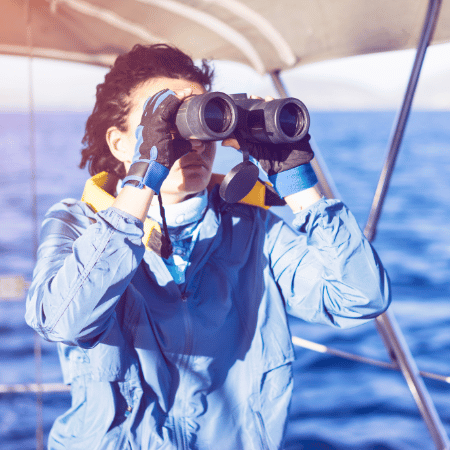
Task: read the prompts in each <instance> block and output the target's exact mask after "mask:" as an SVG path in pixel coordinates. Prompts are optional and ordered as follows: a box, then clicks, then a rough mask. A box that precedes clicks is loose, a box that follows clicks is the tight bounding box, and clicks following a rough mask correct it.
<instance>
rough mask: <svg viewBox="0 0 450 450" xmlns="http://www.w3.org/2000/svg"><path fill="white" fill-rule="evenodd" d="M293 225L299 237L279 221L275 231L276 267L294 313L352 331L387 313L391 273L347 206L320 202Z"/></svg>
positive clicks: (272, 258) (273, 261)
mask: <svg viewBox="0 0 450 450" xmlns="http://www.w3.org/2000/svg"><path fill="white" fill-rule="evenodd" d="M293 227H294V229H295V230H296V231H297V233H295V232H294V231H293V230H292V229H291V228H289V227H288V226H287V225H286V224H285V223H284V222H278V223H277V225H275V226H274V227H273V228H272V229H271V231H270V232H269V234H271V233H273V234H272V239H271V242H270V246H269V248H270V252H269V255H270V264H271V268H272V272H273V275H274V278H275V280H276V282H277V284H278V287H279V289H280V290H281V292H282V295H283V297H284V299H285V302H286V308H287V312H288V313H289V314H292V315H294V316H296V317H299V318H302V319H304V320H307V321H309V322H318V323H325V324H331V325H334V326H336V327H341V328H348V327H352V326H355V325H359V324H361V323H363V322H365V321H367V320H369V319H372V318H374V317H376V316H377V315H379V314H381V313H382V312H384V311H385V310H386V309H387V307H388V306H389V303H390V283H389V278H388V276H387V273H386V271H385V270H384V268H383V265H382V263H381V261H380V259H379V257H378V255H377V253H376V252H375V250H374V249H373V247H372V246H371V245H370V243H369V242H368V241H367V240H366V238H365V237H364V235H363V234H362V232H361V230H360V228H359V226H358V224H357V222H356V220H355V218H354V217H353V215H352V214H351V212H350V211H349V210H348V209H347V207H346V206H345V205H344V204H343V203H342V202H340V201H337V200H325V199H322V200H320V201H318V202H316V203H315V204H314V205H312V206H311V207H310V208H308V209H306V210H304V211H301V212H300V213H297V214H296V217H295V219H294V222H293Z"/></svg>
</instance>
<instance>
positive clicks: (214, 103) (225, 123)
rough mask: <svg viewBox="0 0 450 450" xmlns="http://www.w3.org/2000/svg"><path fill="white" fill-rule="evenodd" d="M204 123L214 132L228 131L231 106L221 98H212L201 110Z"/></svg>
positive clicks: (231, 115)
mask: <svg viewBox="0 0 450 450" xmlns="http://www.w3.org/2000/svg"><path fill="white" fill-rule="evenodd" d="M203 115H204V120H205V125H206V126H207V127H208V128H209V129H210V130H212V131H214V132H215V133H224V132H229V129H230V126H231V120H232V117H233V114H232V111H231V108H230V107H229V105H228V103H227V102H226V101H224V100H223V99H222V98H220V97H218V98H212V99H211V100H209V101H208V102H207V103H206V104H205V109H204V111H203Z"/></svg>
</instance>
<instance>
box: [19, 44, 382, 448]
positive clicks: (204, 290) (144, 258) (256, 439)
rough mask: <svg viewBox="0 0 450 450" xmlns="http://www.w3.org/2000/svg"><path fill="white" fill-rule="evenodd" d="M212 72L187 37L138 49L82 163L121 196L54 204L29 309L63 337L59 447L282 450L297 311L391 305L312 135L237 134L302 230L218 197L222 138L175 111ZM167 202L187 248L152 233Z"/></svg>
mask: <svg viewBox="0 0 450 450" xmlns="http://www.w3.org/2000/svg"><path fill="white" fill-rule="evenodd" d="M211 76H212V73H211V70H210V69H209V68H208V66H207V65H206V63H203V67H202V69H199V68H197V67H195V66H194V64H193V62H192V60H191V59H190V58H189V57H187V56H186V55H184V54H183V53H181V52H180V51H179V50H177V49H174V48H172V47H168V46H165V45H156V46H148V47H145V46H136V47H134V48H133V50H132V51H131V52H130V53H128V54H126V55H123V56H120V57H119V58H118V59H117V61H116V63H115V64H114V67H113V68H112V69H111V71H110V72H109V73H108V74H107V75H106V77H105V82H104V83H103V84H101V85H100V86H99V87H98V88H97V102H96V105H95V108H94V112H93V114H92V115H91V116H90V118H89V119H88V122H87V126H86V135H85V138H84V143H85V145H86V147H85V149H84V150H83V159H82V163H81V166H82V167H83V166H84V165H85V164H87V163H88V162H89V167H90V172H91V174H92V175H95V174H97V173H99V172H101V171H103V170H106V171H107V172H108V173H109V174H110V176H109V182H108V186H107V189H108V190H109V192H110V193H111V194H114V196H115V199H114V200H113V205H112V206H111V207H108V208H106V209H103V210H101V211H99V212H98V213H95V212H94V211H92V209H91V208H90V207H89V206H88V205H87V204H86V203H84V202H81V201H76V200H70V199H69V200H64V201H62V202H60V203H58V204H56V205H55V206H53V207H52V208H51V209H50V210H49V212H48V213H47V216H46V219H45V220H44V223H43V230H42V234H41V245H40V248H39V254H38V263H37V266H36V269H35V272H34V278H33V283H32V286H31V287H30V291H29V295H28V299H27V313H26V320H27V322H28V324H29V325H30V326H32V327H33V328H34V329H35V330H36V331H37V332H38V333H40V335H41V336H43V337H44V338H45V339H48V340H50V341H55V342H58V349H59V354H60V360H61V366H62V370H63V374H64V379H65V382H67V383H70V384H71V390H72V407H71V409H70V410H69V411H68V412H67V413H66V414H64V415H63V416H61V417H60V418H58V419H57V421H56V422H55V424H54V426H53V428H52V431H51V433H50V437H49V448H50V449H76V448H83V449H86V448H89V449H115V450H116V449H121V448H123V449H125V448H126V449H163V448H164V449H183V448H186V449H188V448H189V449H199V450H206V449H208V450H209V449H218V450H221V449H278V448H282V442H283V434H284V429H285V424H286V419H287V413H288V406H289V402H290V398H291V392H292V387H293V386H292V368H291V362H292V361H293V359H294V352H293V349H292V344H291V341H290V333H289V328H288V323H287V316H286V313H290V314H293V315H295V316H297V317H300V318H303V319H305V320H308V321H311V322H318V323H327V324H330V325H333V326H338V327H348V326H354V325H358V324H360V323H364V322H366V321H367V320H370V319H372V318H374V317H375V316H377V315H378V314H380V313H381V312H383V311H384V310H385V309H386V308H387V306H388V304H389V301H390V298H389V282H388V278H387V275H386V273H385V271H384V269H383V267H382V265H381V262H380V261H379V259H378V256H377V255H376V253H375V251H374V250H373V249H372V247H371V246H370V244H369V243H368V242H367V241H366V240H365V239H364V236H363V235H362V233H361V231H360V230H359V228H358V226H357V224H356V221H355V219H354V218H353V216H352V215H351V213H350V212H349V211H348V210H347V208H346V207H345V206H344V205H343V204H342V203H341V202H339V201H336V200H325V199H321V198H320V196H319V195H318V194H317V191H316V190H315V188H314V184H315V181H316V180H315V177H314V174H313V172H312V169H311V167H310V165H309V161H310V160H311V158H312V157H313V154H312V151H311V149H310V146H309V143H308V139H305V140H303V141H301V142H300V143H297V144H295V145H293V146H292V145H291V146H269V145H255V144H251V143H248V142H245V141H240V142H239V144H237V143H236V142H234V141H233V142H229V143H230V144H233V145H235V146H238V145H239V146H241V147H242V146H246V148H247V150H249V152H250V153H251V155H252V156H253V157H254V158H255V159H257V160H258V161H259V163H260V165H261V167H262V168H263V169H264V170H265V171H266V172H267V174H268V175H269V177H270V178H271V180H272V181H273V182H274V187H275V189H277V191H278V192H279V194H280V195H281V196H282V197H283V198H284V199H285V200H286V202H287V204H288V205H289V206H290V207H291V208H292V209H293V211H294V213H295V214H296V217H295V220H294V223H293V228H294V229H295V231H293V230H292V229H291V228H290V227H289V226H287V225H286V224H285V223H284V222H283V221H282V220H281V219H280V218H278V217H277V216H275V215H274V214H272V213H270V212H269V211H266V210H265V209H262V208H257V207H254V206H250V205H245V204H227V203H225V202H224V201H223V200H222V199H221V198H220V196H219V193H218V187H217V186H216V187H214V186H211V183H210V180H211V170H212V164H213V160H214V155H215V147H214V144H212V143H206V142H200V141H195V140H193V141H190V142H188V141H185V140H183V139H181V138H180V137H179V136H177V134H176V132H175V130H174V126H173V120H174V114H175V113H176V110H177V108H178V106H179V104H180V103H181V101H182V100H183V99H184V98H186V97H187V96H190V95H197V94H201V93H203V92H205V91H206V90H208V88H209V86H210V84H211ZM135 132H136V134H135ZM207 188H208V189H209V190H210V191H209V192H208V189H207ZM155 194H159V201H160V202H161V203H162V205H164V209H163V208H162V207H161V208H160V207H159V206H158V201H156V200H157V198H156V196H155ZM164 211H165V222H166V223H167V226H166V227H164V228H165V229H166V234H168V235H169V236H170V241H171V245H172V252H171V253H172V254H171V255H168V254H167V255H166V254H163V256H164V257H162V256H160V255H159V254H157V253H156V252H155V251H151V250H149V249H148V248H146V247H145V246H144V244H143V242H142V237H143V234H144V232H143V221H144V220H146V218H147V216H150V217H151V218H152V219H154V220H156V221H159V222H160V223H163V222H164V220H163V219H164ZM160 213H161V214H160ZM161 216H163V217H161ZM163 225H164V223H163Z"/></svg>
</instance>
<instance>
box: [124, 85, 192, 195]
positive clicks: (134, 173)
mask: <svg viewBox="0 0 450 450" xmlns="http://www.w3.org/2000/svg"><path fill="white" fill-rule="evenodd" d="M181 103H182V101H181V100H180V99H178V98H177V97H176V96H175V93H174V92H173V91H171V90H169V89H164V90H163V91H160V92H158V93H157V94H155V95H154V96H153V97H150V98H149V99H148V100H147V101H146V102H145V104H144V113H143V114H142V118H141V123H140V124H139V126H138V127H137V129H136V138H137V143H136V147H135V151H134V156H133V160H132V164H131V167H130V170H129V171H128V174H127V176H126V178H125V179H124V181H123V185H125V184H127V183H130V184H133V185H134V186H136V187H138V188H140V189H142V188H143V187H144V185H145V186H148V187H149V188H151V189H153V191H155V192H156V193H159V190H160V188H161V185H162V183H163V181H164V180H165V179H166V177H167V175H168V174H169V171H170V168H171V167H172V166H173V164H174V162H175V161H176V160H177V159H179V158H181V157H182V156H184V155H186V154H187V153H189V152H190V151H191V150H192V146H191V143H190V142H189V141H187V140H185V139H181V138H180V137H176V136H175V137H174V135H173V133H172V132H171V131H172V129H173V128H174V123H175V116H176V113H177V111H178V108H179V106H180V104H181Z"/></svg>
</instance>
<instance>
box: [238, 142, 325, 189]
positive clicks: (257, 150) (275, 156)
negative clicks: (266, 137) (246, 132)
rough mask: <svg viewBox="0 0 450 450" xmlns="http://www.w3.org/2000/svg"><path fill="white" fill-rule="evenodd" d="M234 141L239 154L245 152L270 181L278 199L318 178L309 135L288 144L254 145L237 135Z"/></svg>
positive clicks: (312, 184) (307, 186)
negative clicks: (313, 165)
mask: <svg viewBox="0 0 450 450" xmlns="http://www.w3.org/2000/svg"><path fill="white" fill-rule="evenodd" d="M236 134H237V136H236V137H237V140H238V143H239V146H240V149H241V151H242V150H244V151H248V153H249V155H250V156H251V157H253V158H254V159H256V160H257V161H258V163H259V165H260V167H261V169H262V170H264V172H266V174H267V175H268V177H269V180H270V182H271V183H272V184H273V186H274V188H275V190H276V191H277V192H278V194H279V195H280V197H286V196H287V195H290V194H294V193H296V192H299V191H302V190H304V189H307V188H310V187H312V186H314V185H315V184H316V183H317V178H316V175H315V173H314V170H313V168H312V167H311V164H309V163H310V161H311V160H312V159H313V158H314V152H313V150H312V148H311V146H310V145H309V140H310V138H311V137H310V135H309V134H307V135H306V136H305V137H304V138H303V139H302V140H300V141H298V142H294V143H289V144H270V143H255V142H247V141H245V140H243V139H242V138H241V137H240V136H239V133H236Z"/></svg>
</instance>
